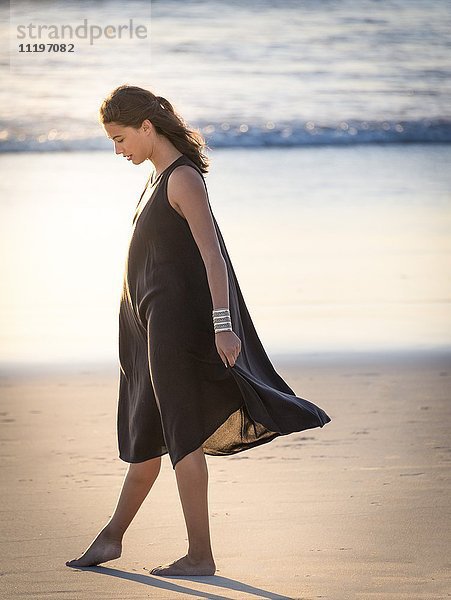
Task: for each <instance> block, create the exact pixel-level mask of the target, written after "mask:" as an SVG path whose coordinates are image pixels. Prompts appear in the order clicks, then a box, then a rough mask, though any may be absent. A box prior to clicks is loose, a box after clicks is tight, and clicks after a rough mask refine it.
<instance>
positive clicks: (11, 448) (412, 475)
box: [0, 353, 451, 600]
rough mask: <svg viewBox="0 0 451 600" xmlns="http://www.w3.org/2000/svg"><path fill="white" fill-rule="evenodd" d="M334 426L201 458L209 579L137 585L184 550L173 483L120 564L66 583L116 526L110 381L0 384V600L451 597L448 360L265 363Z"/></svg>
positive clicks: (146, 509) (145, 516)
mask: <svg viewBox="0 0 451 600" xmlns="http://www.w3.org/2000/svg"><path fill="white" fill-rule="evenodd" d="M273 362H274V365H275V366H276V368H277V370H278V371H279V372H280V374H281V375H282V376H283V377H284V378H285V379H286V380H287V382H288V383H289V384H290V385H291V386H292V387H293V388H294V389H295V391H296V392H297V393H298V395H300V396H302V397H304V398H307V399H309V400H311V401H312V402H315V403H316V404H318V405H319V406H321V407H322V408H324V409H325V410H326V412H327V413H328V414H329V415H330V416H331V418H332V421H331V422H330V423H328V424H327V425H326V426H325V427H324V428H322V429H314V430H307V431H304V432H299V433H295V434H291V435H289V436H283V437H279V438H277V439H276V440H274V441H272V442H270V443H268V444H265V445H263V446H260V447H258V448H253V449H251V450H248V451H246V452H243V453H240V454H237V455H235V456H231V457H211V456H207V462H208V466H209V474H210V488H209V498H210V521H211V532H212V543H213V551H214V556H215V559H216V563H217V567H218V571H217V574H216V575H215V576H213V577H197V578H196V577H192V578H188V577H187V578H180V577H179V578H162V577H158V576H152V575H150V574H149V572H148V570H149V569H151V568H153V567H154V566H156V565H159V564H162V563H163V562H170V561H172V560H174V559H175V558H178V557H180V556H182V555H183V554H184V553H185V551H186V548H187V544H186V542H187V537H186V531H185V525H184V520H183V513H182V509H181V505H180V501H179V497H178V492H177V486H176V481H175V476H174V471H173V469H172V466H171V464H170V461H169V458H168V456H167V455H166V456H165V457H164V458H163V467H162V470H161V473H160V476H159V478H158V480H157V482H156V483H155V486H154V488H153V489H152V490H151V492H150V494H149V497H148V498H147V500H146V502H145V503H144V505H143V506H142V508H141V510H140V512H139V513H138V515H137V517H136V519H135V521H134V522H133V523H132V525H131V527H130V529H129V530H128V532H127V534H126V536H125V540H124V541H125V544H124V552H123V555H122V557H121V558H120V559H118V560H115V561H112V562H110V563H106V564H105V566H104V567H95V568H92V569H86V570H74V569H70V568H68V567H66V566H65V561H66V560H68V559H71V558H74V557H75V556H78V555H79V554H80V553H81V551H82V550H84V549H85V548H86V547H87V546H88V544H89V543H90V541H91V540H92V538H93V537H94V535H95V534H96V533H97V531H98V530H99V529H100V527H101V526H102V525H103V524H104V523H105V521H106V520H107V519H108V517H109V516H110V515H111V513H112V510H113V509H114V506H115V502H116V498H117V494H118V492H119V489H120V485H121V482H122V478H123V475H124V473H125V470H126V464H125V463H123V462H122V461H120V460H119V459H118V458H117V448H116V437H115V435H116V431H115V426H116V424H115V419H116V390H117V373H116V371H115V370H113V371H106V370H100V369H99V368H90V369H79V370H78V371H77V370H74V371H73V372H72V373H64V372H62V371H61V372H59V373H58V372H57V373H54V374H49V373H45V372H41V373H39V374H35V375H29V376H28V377H18V375H17V374H13V373H8V374H3V376H2V378H1V385H2V387H1V415H0V422H1V431H2V434H1V481H2V487H1V521H2V536H1V545H2V553H1V580H0V581H1V589H2V591H1V598H27V599H30V598H32V599H34V598H39V599H61V600H64V599H71V600H78V599H86V600H93V599H96V600H97V599H102V598H110V599H118V600H119V599H120V600H126V599H131V598H133V599H135V598H155V599H160V598H161V599H162V600H163V599H164V600H166V599H171V600H172V599H185V598H190V599H198V598H203V599H205V598H207V599H219V598H221V599H223V598H230V599H232V598H233V599H240V600H241V599H243V600H244V599H250V598H253V599H255V598H271V599H275V598H279V599H281V598H291V599H301V598H302V599H303V600H307V599H314V598H327V599H331V600H342V599H343V600H348V599H376V598H377V599H383V600H386V599H393V600H401V599H403V600H404V599H409V600H410V599H414V600H423V599H424V600H433V599H443V598H446V597H449V596H451V582H450V580H449V552H450V536H449V523H450V510H449V504H450V502H449V498H450V493H449V492H450V486H449V468H450V458H451V455H450V437H449V423H450V419H449V417H450V412H451V407H450V402H449V396H450V391H451V390H450V387H451V386H450V381H451V357H450V355H449V354H448V355H446V354H443V353H442V354H440V353H437V354H434V353H427V354H423V355H413V354H410V355H379V356H378V355H373V356H371V355H367V356H365V355H359V356H341V357H337V356H335V357H334V356H332V355H331V356H330V357H324V356H313V357H310V358H306V357H300V358H298V359H291V360H283V361H282V360H281V359H279V360H277V361H276V360H275V359H273Z"/></svg>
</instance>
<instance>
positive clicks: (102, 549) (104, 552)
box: [66, 529, 122, 567]
mask: <svg viewBox="0 0 451 600" xmlns="http://www.w3.org/2000/svg"><path fill="white" fill-rule="evenodd" d="M121 553H122V543H121V541H120V540H117V539H112V538H111V536H110V535H109V534H108V532H107V531H106V530H105V529H103V530H102V531H101V532H100V533H99V534H98V536H97V537H96V539H95V540H94V541H93V542H92V544H91V545H90V546H89V548H88V549H87V550H86V551H85V552H84V554H82V555H81V556H80V558H74V559H73V560H68V561H67V562H66V566H68V567H93V566H95V565H99V564H100V563H104V562H107V561H108V560H114V559H115V558H119V557H120V555H121Z"/></svg>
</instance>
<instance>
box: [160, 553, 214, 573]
mask: <svg viewBox="0 0 451 600" xmlns="http://www.w3.org/2000/svg"><path fill="white" fill-rule="evenodd" d="M215 571H216V565H215V563H214V561H213V560H212V559H209V560H203V561H194V560H193V559H192V558H190V557H189V556H188V555H186V556H182V558H179V559H178V560H175V561H174V562H172V563H170V564H167V565H161V566H159V567H155V569H152V570H151V571H150V574H151V575H163V576H165V575H193V576H194V575H214V574H215Z"/></svg>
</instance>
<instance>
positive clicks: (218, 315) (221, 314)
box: [213, 308, 232, 333]
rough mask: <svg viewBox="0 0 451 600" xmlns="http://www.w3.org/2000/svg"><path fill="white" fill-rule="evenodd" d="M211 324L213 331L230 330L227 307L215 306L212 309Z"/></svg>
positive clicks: (230, 324)
mask: <svg viewBox="0 0 451 600" xmlns="http://www.w3.org/2000/svg"><path fill="white" fill-rule="evenodd" d="M213 326H214V329H215V333H218V332H219V331H232V321H231V319H230V310H229V309H228V308H215V309H214V310H213Z"/></svg>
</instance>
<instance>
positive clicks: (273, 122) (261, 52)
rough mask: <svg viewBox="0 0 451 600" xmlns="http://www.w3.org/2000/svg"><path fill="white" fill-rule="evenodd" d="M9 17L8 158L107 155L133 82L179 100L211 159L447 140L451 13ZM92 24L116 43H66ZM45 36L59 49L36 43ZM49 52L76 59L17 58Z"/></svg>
mask: <svg viewBox="0 0 451 600" xmlns="http://www.w3.org/2000/svg"><path fill="white" fill-rule="evenodd" d="M9 4H10V7H9ZM0 10H1V13H2V14H1V16H2V19H1V20H0V39H1V41H2V44H1V45H0V48H1V49H0V64H1V66H2V70H3V73H2V78H3V85H2V88H1V90H0V109H1V110H0V150H3V151H11V150H21V151H23V150H31V149H32V150H37V151H40V150H48V149H79V150H87V149H102V148H103V149H106V148H108V147H109V146H108V144H109V142H108V141H107V140H106V138H105V136H104V134H103V131H102V129H101V127H100V126H99V124H98V123H97V111H98V107H99V105H100V103H101V100H102V99H103V98H104V97H105V96H106V95H107V94H108V93H109V92H110V91H111V90H112V89H114V88H115V87H116V86H117V85H120V84H123V83H129V84H132V85H140V86H142V87H147V88H149V89H151V90H153V91H154V92H155V93H156V94H158V95H161V96H165V97H167V98H168V99H170V101H171V102H173V104H174V106H175V108H176V109H177V110H179V111H180V113H181V114H182V115H183V116H184V118H185V119H186V120H188V121H189V122H190V123H191V124H192V125H193V126H195V127H197V128H199V129H200V130H201V131H202V132H203V134H204V135H205V136H206V139H207V142H208V144H209V145H210V147H211V148H213V147H224V146H234V147H236V146H238V147H243V146H246V147H265V148H266V147H271V146H290V147H291V146H299V145H305V144H315V145H316V144H334V145H343V144H354V143H375V142H387V143H389V142H392V143H398V142H412V141H413V142H436V141H440V142H449V141H451V102H450V96H451V51H450V41H449V31H450V29H451V3H450V1H449V0H434V2H430V1H429V0H390V1H388V0H360V1H359V2H354V1H353V0H340V1H337V0H315V1H311V0H304V1H302V0H298V1H294V0H280V1H278V2H269V1H267V0H265V1H262V0H257V1H255V2H249V3H247V2H237V1H236V0H234V1H230V2H220V1H214V0H193V1H190V2H182V1H181V0H164V1H163V0H161V1H160V0H158V1H157V0H153V1H152V2H150V1H149V0H145V1H136V0H132V1H127V2H123V1H119V0H105V1H102V2H100V1H93V2H90V3H86V2H73V1H70V0H65V1H64V2H61V1H49V0H43V1H39V2H36V1H29V0H28V1H27V0H20V1H18V0H11V2H10V3H7V2H3V3H1V4H0ZM85 20H86V27H87V28H92V27H97V28H101V29H102V31H104V29H105V28H106V27H108V26H110V27H114V28H115V32H116V33H115V37H113V38H108V37H106V36H105V35H102V36H101V37H99V38H98V39H96V40H94V41H93V43H92V44H91V43H90V40H89V39H83V38H80V37H75V33H74V34H73V36H72V38H70V37H69V33H70V32H69V27H72V30H73V32H75V30H76V28H77V27H80V26H82V25H83V24H84V22H85ZM130 20H131V21H132V22H133V27H130V28H129V30H125V33H123V35H121V38H120V39H119V37H118V33H117V31H118V28H119V26H120V25H121V26H123V27H127V26H128V25H129V23H130ZM30 25H32V26H33V27H34V28H35V29H31V30H30V29H25V31H26V33H27V36H26V37H25V38H20V39H18V27H22V28H29V26H30ZM38 26H42V27H47V28H48V27H50V26H53V27H55V28H56V34H57V35H58V37H56V38H54V37H52V38H50V37H46V33H48V34H49V36H50V32H49V30H48V29H45V28H44V29H41V36H40V37H37V27H38ZM63 26H65V27H66V30H65V34H64V35H65V37H64V38H63V34H62V33H61V28H62V27H63ZM137 26H141V27H144V28H145V30H146V37H144V38H142V39H138V38H137V37H136V27H137ZM22 30H23V29H22ZM87 31H88V30H87ZM89 31H91V29H89ZM28 32H30V33H29V34H28ZM127 32H128V34H127ZM133 32H135V33H133ZM82 33H83V31H81V34H82ZM113 33H114V32H113ZM87 35H88V34H87ZM110 35H111V32H110ZM31 36H34V37H31ZM130 36H132V37H130ZM49 42H53V43H63V42H68V43H69V42H73V43H74V52H72V53H69V52H48V51H45V52H34V53H33V52H31V53H27V52H22V53H20V52H19V44H20V43H22V44H26V43H29V44H31V45H33V44H38V43H44V44H45V43H49Z"/></svg>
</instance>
